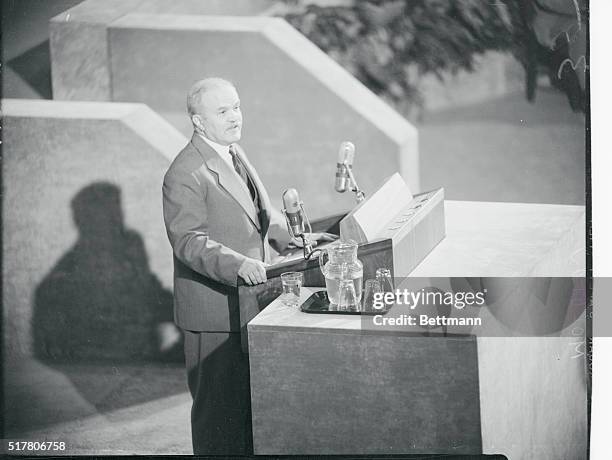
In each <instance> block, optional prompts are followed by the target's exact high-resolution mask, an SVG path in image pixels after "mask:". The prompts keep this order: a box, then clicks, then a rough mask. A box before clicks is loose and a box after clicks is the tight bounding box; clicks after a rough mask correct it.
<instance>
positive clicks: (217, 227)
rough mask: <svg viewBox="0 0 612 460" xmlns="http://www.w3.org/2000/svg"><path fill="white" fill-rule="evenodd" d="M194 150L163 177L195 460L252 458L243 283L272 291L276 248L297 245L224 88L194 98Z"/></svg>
mask: <svg viewBox="0 0 612 460" xmlns="http://www.w3.org/2000/svg"><path fill="white" fill-rule="evenodd" d="M187 110H188V113H189V117H190V118H191V121H192V123H193V129H194V134H193V137H192V138H191V141H190V142H189V144H187V146H186V147H185V148H184V149H183V150H182V151H181V152H180V153H179V155H178V156H177V157H176V159H175V160H174V161H173V163H172V164H171V166H170V168H169V169H168V172H167V173H166V175H165V177H164V184H163V205H164V221H165V224H166V230H167V233H168V237H169V239H170V243H171V245H172V248H173V252H174V306H175V321H176V323H177V324H178V326H179V327H181V328H182V329H183V331H184V333H185V359H186V365H187V371H188V384H189V389H190V392H191V394H192V397H193V406H192V410H191V426H192V439H193V448H194V453H195V454H248V453H249V452H250V450H251V447H250V446H251V428H250V411H249V407H250V405H249V404H250V395H249V378H248V361H247V358H246V356H245V355H244V354H243V353H242V351H241V347H240V321H239V316H238V300H237V288H236V285H237V279H238V277H240V278H242V279H243V280H244V281H245V282H246V283H248V284H257V283H262V282H264V281H266V268H265V267H266V263H267V262H269V260H270V247H269V246H270V244H272V245H273V246H275V249H277V250H282V249H283V248H284V247H286V246H287V245H288V243H289V242H290V237H289V234H288V232H287V230H286V227H285V224H284V220H283V219H282V216H281V214H280V213H279V212H278V211H275V210H273V208H272V206H271V204H270V200H269V198H268V194H267V193H266V190H265V188H264V186H263V184H262V183H261V180H260V179H259V176H258V175H257V172H256V171H255V169H254V168H253V166H252V165H251V164H250V162H249V161H248V159H247V157H246V155H245V153H244V151H243V150H242V149H241V148H240V146H239V145H238V144H237V142H238V141H239V140H240V138H241V130H242V113H241V111H240V99H239V98H238V93H237V91H236V89H235V87H234V86H233V85H232V84H231V83H229V82H227V81H226V80H223V79H220V78H207V79H204V80H201V81H199V82H197V83H195V84H194V85H193V87H192V88H191V90H190V91H189V94H188V97H187Z"/></svg>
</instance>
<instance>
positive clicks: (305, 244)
mask: <svg viewBox="0 0 612 460" xmlns="http://www.w3.org/2000/svg"><path fill="white" fill-rule="evenodd" d="M298 205H299V206H300V209H301V212H302V214H303V215H304V220H305V221H306V225H307V226H308V233H312V227H311V226H310V219H309V218H308V215H307V214H306V211H305V210H304V203H303V202H302V201H300V202H298ZM282 211H283V215H284V216H285V220H286V221H287V229H288V230H289V235H290V236H291V238H294V239H296V240H297V239H298V238H300V239H301V240H302V248H303V250H304V259H306V260H308V259H310V258H311V257H312V255H313V254H314V253H315V252H316V251H313V248H312V243H311V242H310V240H309V239H308V238H306V234H305V232H302V233H300V234H299V235H296V234H295V233H294V232H293V227H292V225H291V221H290V220H289V216H287V210H286V209H283V210H282Z"/></svg>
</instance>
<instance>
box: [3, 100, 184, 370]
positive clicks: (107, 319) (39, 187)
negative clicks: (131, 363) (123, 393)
mask: <svg viewBox="0 0 612 460" xmlns="http://www.w3.org/2000/svg"><path fill="white" fill-rule="evenodd" d="M2 106H3V114H4V120H3V124H4V126H3V128H4V129H3V133H4V134H3V140H4V145H3V157H4V158H3V181H4V184H3V185H4V196H3V198H4V202H3V212H2V222H3V226H2V227H3V243H4V244H3V254H2V259H3V305H4V325H5V332H6V334H5V340H6V342H5V350H7V355H8V357H9V358H10V357H15V356H20V355H23V354H30V353H32V352H34V353H35V354H36V355H37V356H40V357H41V358H58V359H64V358H66V359H68V358H87V359H90V358H110V357H113V358H116V357H124V358H132V357H150V356H153V355H154V354H155V352H156V349H157V343H156V342H155V337H156V334H155V328H156V326H157V324H159V322H161V321H172V294H171V286H172V252H171V249H170V245H169V243H168V242H167V238H166V234H165V229H164V224H163V218H162V208H161V184H162V179H163V175H164V173H165V171H166V169H167V167H168V165H169V164H170V161H171V160H172V157H173V155H174V154H176V152H178V150H179V149H180V148H181V147H182V146H183V145H184V144H185V143H186V139H185V138H184V137H183V136H182V135H181V134H180V133H178V132H177V131H176V130H175V129H174V128H173V127H172V126H170V125H169V124H168V123H166V122H165V121H164V120H163V119H162V118H161V117H159V116H158V115H156V114H155V113H154V112H152V111H151V110H150V109H149V108H148V107H146V106H144V105H142V104H115V103H97V102H57V101H36V100H17V99H12V100H11V99H6V100H3V101H2Z"/></svg>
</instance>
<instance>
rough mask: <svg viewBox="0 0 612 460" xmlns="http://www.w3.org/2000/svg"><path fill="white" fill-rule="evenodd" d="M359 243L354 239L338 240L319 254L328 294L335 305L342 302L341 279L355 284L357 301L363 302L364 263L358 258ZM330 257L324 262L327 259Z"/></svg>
mask: <svg viewBox="0 0 612 460" xmlns="http://www.w3.org/2000/svg"><path fill="white" fill-rule="evenodd" d="M357 247H358V245H357V243H356V242H355V241H353V240H348V241H342V240H341V241H338V242H337V243H335V244H333V245H331V246H329V247H328V248H325V249H323V250H322V252H321V255H320V256H319V265H320V266H321V273H323V276H324V277H325V287H326V288H327V296H328V297H329V301H330V303H331V304H333V305H338V304H339V302H340V299H339V297H340V281H342V280H351V281H352V282H353V283H354V285H355V295H356V299H355V300H356V302H357V303H358V304H359V303H360V302H361V292H362V285H363V264H362V263H361V262H360V261H359V259H357ZM326 258H327V259H328V261H327V262H326V263H324V260H325V259H326Z"/></svg>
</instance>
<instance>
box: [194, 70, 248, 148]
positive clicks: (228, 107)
mask: <svg viewBox="0 0 612 460" xmlns="http://www.w3.org/2000/svg"><path fill="white" fill-rule="evenodd" d="M187 112H188V113H189V118H190V119H191V122H192V123H193V129H194V131H195V132H197V133H199V134H201V135H203V136H204V137H206V138H207V139H209V140H211V141H213V142H217V143H219V144H221V145H230V144H232V143H234V142H238V141H239V140H240V137H241V135H242V112H241V111H240V99H239V98H238V92H237V91H236V88H235V87H234V85H233V84H231V83H230V82H229V81H227V80H224V79H222V78H205V79H204V80H200V81H198V82H196V83H195V84H194V85H193V86H192V87H191V89H190V90H189V94H188V95H187Z"/></svg>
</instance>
